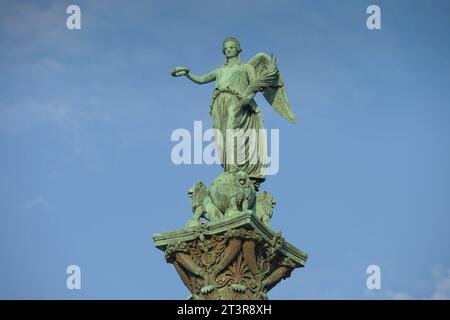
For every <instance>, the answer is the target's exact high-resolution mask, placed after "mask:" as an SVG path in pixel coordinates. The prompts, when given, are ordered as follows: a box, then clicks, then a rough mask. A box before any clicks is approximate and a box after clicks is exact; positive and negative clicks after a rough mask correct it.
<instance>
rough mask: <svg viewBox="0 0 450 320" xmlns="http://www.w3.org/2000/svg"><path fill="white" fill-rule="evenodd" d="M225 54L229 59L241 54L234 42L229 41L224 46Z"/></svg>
mask: <svg viewBox="0 0 450 320" xmlns="http://www.w3.org/2000/svg"><path fill="white" fill-rule="evenodd" d="M223 52H224V53H225V56H226V57H227V58H234V57H236V56H237V55H238V54H239V50H238V47H237V45H236V43H234V41H227V42H225V44H224V45H223Z"/></svg>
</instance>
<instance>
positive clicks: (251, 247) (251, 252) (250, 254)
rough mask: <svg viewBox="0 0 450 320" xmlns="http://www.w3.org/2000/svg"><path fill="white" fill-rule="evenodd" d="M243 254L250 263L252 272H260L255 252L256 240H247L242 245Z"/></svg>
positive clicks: (246, 261)
mask: <svg viewBox="0 0 450 320" xmlns="http://www.w3.org/2000/svg"><path fill="white" fill-rule="evenodd" d="M242 254H243V256H244V261H245V263H246V264H247V265H248V267H249V269H250V271H251V273H253V274H254V275H255V274H257V273H259V270H258V265H257V261H256V254H255V241H253V240H246V241H245V242H244V243H243V245H242Z"/></svg>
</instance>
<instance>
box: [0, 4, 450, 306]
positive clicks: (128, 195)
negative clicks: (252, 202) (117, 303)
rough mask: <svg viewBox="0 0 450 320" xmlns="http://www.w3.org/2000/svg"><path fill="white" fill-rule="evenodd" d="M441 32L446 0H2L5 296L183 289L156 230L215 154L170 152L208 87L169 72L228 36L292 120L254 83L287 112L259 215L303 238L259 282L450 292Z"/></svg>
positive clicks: (403, 294) (445, 52)
mask: <svg viewBox="0 0 450 320" xmlns="http://www.w3.org/2000/svg"><path fill="white" fill-rule="evenodd" d="M71 4H77V5H79V6H80V8H81V19H82V22H81V23H82V29H81V30H72V31H71V30H68V29H67V28H66V18H67V14H66V13H65V11H66V7H67V6H68V5H71ZM370 4H377V5H379V6H380V8H381V14H382V29H381V30H368V29H367V28H366V18H367V16H368V15H367V14H366V8H367V7H368V5H370ZM449 33H450V4H449V3H448V1H444V0H443V1H438V0H433V1H426V2H425V1H403V0H398V1H376V2H369V1H363V0H358V1H356V0H354V1H351V0H346V1H339V2H337V1H331V0H329V1H325V0H324V1H277V4H276V5H274V4H273V1H265V0H263V1H227V2H223V1H221V2H219V1H189V2H188V1H133V2H127V3H126V2H123V1H94V0H91V1H4V0H3V1H1V10H0V155H1V157H0V195H1V196H0V199H1V200H0V283H1V285H0V298H13V299H16V298H31V299H36V298H41V299H42V298H43V299H79V298H83V299H109V298H112V299H184V298H186V297H187V296H188V291H187V289H185V288H184V286H183V284H182V282H181V280H180V279H179V278H178V276H177V274H176V272H175V271H174V270H173V268H172V267H171V266H170V265H169V264H166V263H165V261H164V256H163V253H162V252H161V251H159V250H157V249H156V248H154V246H153V242H152V237H151V236H152V233H154V232H161V231H168V230H173V229H177V228H179V227H182V226H183V225H184V224H185V222H186V221H187V220H188V219H189V218H190V215H191V212H190V203H189V199H188V197H187V189H188V188H190V187H191V186H192V185H193V184H194V182H196V181H199V180H201V181H204V182H205V183H208V184H209V183H210V182H211V181H212V180H213V179H214V177H215V176H216V175H218V174H219V173H220V172H221V168H220V167H219V166H217V165H215V166H208V165H181V166H176V165H174V164H173V163H172V161H171V159H170V152H171V149H172V147H173V146H174V143H173V142H171V141H170V135H171V133H172V131H173V130H175V129H177V128H187V129H189V130H191V131H192V129H193V123H194V120H201V121H203V123H204V125H205V126H209V125H210V118H209V114H208V111H209V106H208V105H209V99H210V95H211V91H212V89H213V85H212V84H209V85H205V86H197V85H195V84H193V83H191V82H189V81H187V80H186V79H175V78H172V77H170V75H169V71H170V70H171V69H172V68H173V67H175V66H188V67H190V68H191V70H192V72H193V73H196V74H203V73H206V72H208V71H210V70H212V69H213V68H216V67H217V66H219V65H220V64H221V63H223V55H222V53H221V45H222V40H223V39H224V38H225V37H227V36H230V35H232V36H235V37H237V38H239V39H240V41H241V45H242V47H243V50H244V51H243V52H242V54H241V57H242V59H243V60H248V59H250V58H251V57H252V56H253V55H254V54H256V53H258V52H267V53H270V52H273V53H274V54H275V55H276V57H277V60H278V64H279V67H280V70H281V72H282V74H283V77H284V80H285V82H286V86H287V94H288V97H289V100H290V102H291V104H292V106H293V109H294V112H295V114H296V116H297V119H298V124H297V125H292V124H290V123H288V122H287V121H285V120H284V119H282V118H281V117H280V116H279V115H278V114H276V113H275V112H274V111H273V110H271V108H270V106H268V105H267V104H266V103H265V102H264V101H263V99H261V97H259V98H258V99H257V101H258V103H259V104H260V106H261V108H262V112H263V116H264V121H265V126H266V127H267V128H269V129H270V128H277V129H279V130H280V170H279V172H278V173H277V174H276V175H274V176H270V177H268V179H267V181H266V182H265V183H264V185H263V189H264V190H269V191H270V192H271V193H272V194H273V195H274V197H275V198H276V199H277V207H276V208H275V211H274V216H273V218H272V226H273V228H274V229H275V230H277V231H278V230H281V231H282V232H283V235H284V237H285V238H286V239H287V240H288V241H289V242H290V243H292V244H294V245H296V246H297V247H299V248H301V249H302V250H304V251H306V252H308V253H309V255H310V258H309V260H308V262H307V265H306V267H305V268H304V269H297V270H295V271H294V272H293V274H292V276H291V278H290V279H289V280H287V281H283V282H282V283H280V284H279V285H278V286H277V287H276V288H274V289H273V290H272V291H271V292H270V295H269V296H270V298H272V299H396V298H413V299H430V298H447V299H448V298H450V235H449V231H448V226H449V225H450V215H449V214H450V197H449V190H450V148H449V145H450V125H449V124H450V103H449V101H450V93H449V90H448V84H449V83H450V44H449V41H448V39H449V36H450V35H449ZM71 264H76V265H79V266H80V268H81V273H82V278H81V283H82V284H81V285H82V289H81V290H68V289H66V277H67V274H66V273H65V270H66V268H67V266H69V265H71ZM372 264H376V265H379V266H380V268H381V272H382V279H381V285H382V288H381V289H380V290H368V289H367V287H366V279H367V276H368V275H367V274H366V268H367V266H369V265H372Z"/></svg>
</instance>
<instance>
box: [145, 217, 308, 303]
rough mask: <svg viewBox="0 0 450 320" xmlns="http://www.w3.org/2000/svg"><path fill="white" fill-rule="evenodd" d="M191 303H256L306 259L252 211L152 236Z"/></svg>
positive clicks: (303, 254)
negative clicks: (241, 301) (188, 293)
mask: <svg viewBox="0 0 450 320" xmlns="http://www.w3.org/2000/svg"><path fill="white" fill-rule="evenodd" d="M153 239H154V242H155V246H156V247H157V248H158V249H160V250H162V251H164V252H165V258H166V261H167V262H168V263H171V264H173V266H174V267H175V269H176V271H177V272H178V274H179V275H180V277H181V280H182V281H183V283H184V284H185V285H186V287H187V288H188V289H189V291H190V292H191V293H192V295H191V299H193V300H219V299H222V300H224V299H226V300H260V299H267V292H268V291H269V290H270V289H272V288H273V287H274V286H275V285H277V284H278V283H279V282H280V281H281V280H283V279H285V278H288V277H289V276H290V274H291V272H292V270H294V269H295V268H301V267H303V266H304V265H305V262H306V260H307V258H308V255H307V254H306V253H304V252H302V251H300V250H299V249H297V248H295V247H294V246H293V245H291V244H290V243H288V242H286V241H285V240H284V239H283V238H282V236H281V233H276V232H274V231H272V230H271V229H270V228H269V227H267V226H266V225H264V224H263V223H262V221H261V219H260V218H258V217H257V216H256V215H255V214H253V213H252V212H251V211H248V212H244V213H241V214H238V215H235V216H232V217H227V218H223V219H221V220H218V221H215V222H209V223H202V224H200V225H197V226H193V227H188V228H184V229H179V230H175V231H170V232H164V233H155V234H154V235H153Z"/></svg>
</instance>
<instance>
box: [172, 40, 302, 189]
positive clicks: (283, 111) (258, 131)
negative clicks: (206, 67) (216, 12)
mask: <svg viewBox="0 0 450 320" xmlns="http://www.w3.org/2000/svg"><path fill="white" fill-rule="evenodd" d="M241 52H242V49H241V45H240V43H239V41H238V40H237V39H236V38H233V37H229V38H226V39H225V40H224V42H223V54H224V55H225V57H226V60H225V63H224V64H223V65H222V66H220V67H219V68H217V69H215V70H213V71H211V72H209V73H208V74H206V75H203V76H196V75H193V74H191V73H190V70H189V69H188V68H186V67H177V68H174V69H173V70H172V72H171V74H172V76H174V77H181V76H186V77H187V78H188V79H190V80H191V81H193V82H195V83H197V84H205V83H210V82H213V81H215V84H216V86H215V89H214V92H213V95H212V98H211V105H210V114H211V116H212V121H213V129H214V142H215V146H216V148H217V150H218V155H219V158H220V162H221V165H222V167H223V168H224V171H225V172H227V171H230V170H233V171H235V170H239V171H244V172H246V173H247V175H248V176H249V178H250V179H251V180H252V181H253V183H255V184H258V185H259V184H260V183H262V182H263V181H264V180H265V169H266V167H267V142H266V136H265V130H263V129H264V128H263V119H262V116H261V113H260V109H259V107H258V105H257V104H256V102H255V100H254V96H255V95H256V93H257V92H262V94H263V96H264V98H265V99H266V100H267V102H268V103H269V104H270V105H271V106H272V107H273V108H274V109H275V111H276V112H278V113H279V114H280V115H281V116H282V117H284V118H285V119H287V120H288V121H290V122H292V123H295V122H296V118H295V115H294V114H293V113H292V109H291V106H290V104H289V102H288V99H287V97H286V90H285V86H284V82H283V79H282V77H281V74H280V72H279V71H278V67H277V64H276V60H275V57H274V56H273V55H267V54H265V53H258V54H256V55H255V56H254V57H253V58H252V59H250V61H248V62H247V63H243V62H242V61H241V59H240V53H241ZM236 138H237V143H235V141H236V140H235V139H236Z"/></svg>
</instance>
